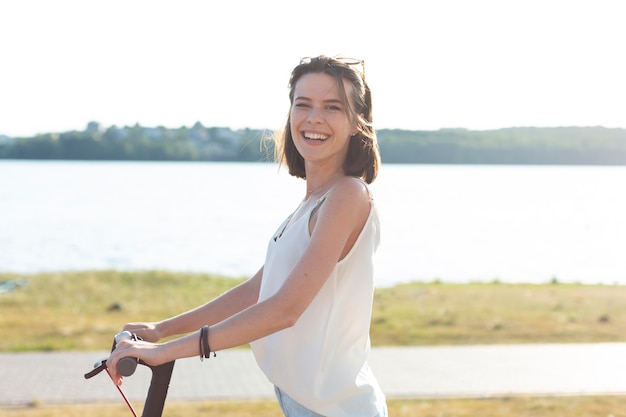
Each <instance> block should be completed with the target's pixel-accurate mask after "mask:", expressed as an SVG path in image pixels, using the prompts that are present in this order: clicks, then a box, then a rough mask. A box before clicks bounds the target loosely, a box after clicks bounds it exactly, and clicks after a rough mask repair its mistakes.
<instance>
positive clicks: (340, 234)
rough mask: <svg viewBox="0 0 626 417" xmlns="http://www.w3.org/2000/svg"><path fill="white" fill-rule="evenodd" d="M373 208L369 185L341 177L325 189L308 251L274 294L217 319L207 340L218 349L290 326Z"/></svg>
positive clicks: (357, 234)
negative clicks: (324, 198)
mask: <svg viewBox="0 0 626 417" xmlns="http://www.w3.org/2000/svg"><path fill="white" fill-rule="evenodd" d="M370 210H371V201H370V194H369V190H368V189H367V186H366V185H365V184H364V183H363V182H362V181H359V180H355V179H353V178H348V177H347V178H344V179H342V180H341V181H339V183H337V184H336V185H335V186H334V187H333V189H332V190H331V192H330V193H329V194H328V196H327V198H326V201H325V202H324V203H323V204H322V205H321V206H320V208H319V210H318V211H317V215H316V216H314V217H313V218H312V219H311V222H310V224H309V230H310V231H311V239H310V242H309V245H308V247H307V250H306V251H305V253H304V255H303V256H302V258H300V260H299V261H298V263H297V264H296V266H295V267H294V269H293V270H292V271H291V273H290V275H289V277H288V278H287V280H286V281H285V283H284V284H283V286H282V287H281V288H280V290H279V291H278V292H277V293H276V294H275V295H273V296H272V297H270V298H268V299H266V300H264V301H262V302H260V303H258V304H255V305H253V306H251V307H249V308H247V309H245V310H242V311H241V312H239V313H237V314H235V315H234V316H232V317H230V318H228V319H226V320H224V321H222V322H220V323H217V324H216V325H214V326H212V327H211V330H210V332H209V345H210V346H211V349H213V350H221V349H225V348H229V347H233V346H238V345H241V344H245V343H249V342H251V341H253V340H256V339H259V338H261V337H264V336H267V335H269V334H272V333H274V332H277V331H279V330H282V329H285V328H288V327H291V326H293V325H294V324H295V323H296V322H297V320H298V318H299V317H300V315H301V314H302V313H303V312H304V311H305V310H306V309H307V308H308V306H309V305H310V304H311V302H312V301H313V298H315V296H316V295H317V294H318V292H319V291H320V289H321V288H322V286H323V285H324V283H325V282H326V280H327V279H328V277H329V276H330V274H331V272H332V270H333V269H334V268H335V266H336V265H337V262H338V261H339V260H341V259H343V257H345V256H346V255H347V253H348V252H349V251H350V249H351V248H352V246H353V244H354V242H355V241H356V239H357V238H358V236H359V235H360V233H361V230H362V229H363V226H364V224H365V222H366V221H367V218H368V216H369V213H370Z"/></svg>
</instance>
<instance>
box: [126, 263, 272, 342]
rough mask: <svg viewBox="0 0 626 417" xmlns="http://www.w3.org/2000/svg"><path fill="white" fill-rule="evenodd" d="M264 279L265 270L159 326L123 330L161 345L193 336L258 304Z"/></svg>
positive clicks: (134, 325)
mask: <svg viewBox="0 0 626 417" xmlns="http://www.w3.org/2000/svg"><path fill="white" fill-rule="evenodd" d="M262 277H263V268H261V269H260V270H259V271H258V272H257V273H256V274H255V275H254V276H253V277H252V278H250V279H249V280H247V281H245V282H243V283H241V284H240V285H238V286H236V287H234V288H232V289H230V290H229V291H227V292H225V293H224V294H222V295H220V296H219V297H217V298H215V299H213V300H211V301H209V302H207V303H206V304H204V305H201V306H199V307H197V308H195V309H193V310H189V311H187V312H185V313H182V314H179V315H177V316H175V317H172V318H169V319H166V320H163V321H160V322H157V323H128V324H126V325H125V326H124V328H123V330H128V331H130V332H132V333H135V334H136V335H138V336H139V337H141V338H142V339H143V340H146V341H148V342H157V341H159V340H161V339H163V338H166V337H170V336H176V335H180V334H185V333H189V332H193V331H195V330H198V329H199V328H200V327H202V326H204V325H205V324H208V325H212V324H215V323H219V322H220V321H222V320H224V319H226V318H228V317H230V316H232V315H233V314H236V313H238V312H239V311H241V310H245V309H246V308H248V307H250V306H251V305H253V304H255V303H256V302H257V300H258V298H259V289H260V286H261V280H262Z"/></svg>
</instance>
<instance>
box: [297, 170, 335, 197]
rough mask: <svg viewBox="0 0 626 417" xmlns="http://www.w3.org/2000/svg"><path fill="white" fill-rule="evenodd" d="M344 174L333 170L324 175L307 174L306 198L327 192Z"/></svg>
mask: <svg viewBox="0 0 626 417" xmlns="http://www.w3.org/2000/svg"><path fill="white" fill-rule="evenodd" d="M343 175H344V174H343V172H332V173H328V174H324V175H311V176H309V175H307V179H306V196H305V199H308V198H309V197H311V196H313V195H321V194H323V193H325V192H326V191H328V190H329V189H330V187H332V185H333V184H334V183H335V181H337V179H339V178H340V177H342V176H343Z"/></svg>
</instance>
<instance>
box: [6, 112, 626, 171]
mask: <svg viewBox="0 0 626 417" xmlns="http://www.w3.org/2000/svg"><path fill="white" fill-rule="evenodd" d="M269 134H271V132H268V131H263V130H254V129H241V130H232V129H229V128H223V127H205V126H203V125H202V124H201V123H196V124H195V125H194V126H192V127H190V128H188V127H180V128H176V129H172V128H165V127H142V126H140V125H135V126H126V127H121V128H118V127H116V126H111V127H108V128H103V127H102V126H100V124H99V123H97V122H91V123H89V124H88V125H87V128H86V129H85V130H84V131H69V132H63V133H48V134H42V135H37V136H34V137H27V138H9V137H6V136H0V159H65V160H156V161H246V162H253V161H254V162H256V161H268V160H271V159H272V155H273V146H272V142H271V140H266V138H267V136H268V135H269ZM378 141H379V144H380V149H381V155H382V160H383V162H384V163H409V164H411V163H420V164H555V165H559V164H580V165H582V164H586V165H626V129H608V128H603V127H555V128H533V127H523V128H506V129H498V130H483V131H476V130H467V129H441V130H437V131H410V130H393V129H392V130H389V129H381V130H378Z"/></svg>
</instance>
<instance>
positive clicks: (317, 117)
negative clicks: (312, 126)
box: [307, 106, 324, 123]
mask: <svg viewBox="0 0 626 417" xmlns="http://www.w3.org/2000/svg"><path fill="white" fill-rule="evenodd" d="M322 120H324V118H323V116H322V112H321V111H320V109H318V108H317V107H315V106H313V107H311V109H310V110H309V114H308V115H307V121H308V122H309V123H322Z"/></svg>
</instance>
